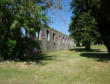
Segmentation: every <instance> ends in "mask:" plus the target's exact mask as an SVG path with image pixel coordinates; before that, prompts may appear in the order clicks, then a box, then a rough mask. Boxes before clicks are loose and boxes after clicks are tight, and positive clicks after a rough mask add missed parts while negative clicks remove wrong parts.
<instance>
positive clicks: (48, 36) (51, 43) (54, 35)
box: [37, 26, 76, 52]
mask: <svg viewBox="0 0 110 84" xmlns="http://www.w3.org/2000/svg"><path fill="white" fill-rule="evenodd" d="M37 38H38V39H39V41H40V46H41V50H42V52H49V51H57V50H65V49H68V48H73V47H75V46H76V44H75V43H74V40H73V39H71V38H69V37H68V36H67V35H65V34H62V33H60V32H58V31H56V30H55V29H52V28H49V27H44V26H43V28H42V29H41V30H40V32H39V33H38V35H37Z"/></svg>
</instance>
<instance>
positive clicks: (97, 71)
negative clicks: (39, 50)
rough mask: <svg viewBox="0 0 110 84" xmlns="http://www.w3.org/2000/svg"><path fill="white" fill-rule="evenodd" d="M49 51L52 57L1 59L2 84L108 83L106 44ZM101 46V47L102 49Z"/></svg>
mask: <svg viewBox="0 0 110 84" xmlns="http://www.w3.org/2000/svg"><path fill="white" fill-rule="evenodd" d="M92 48H93V49H95V50H93V51H89V52H88V51H85V50H84V49H83V48H78V49H77V48H76V49H71V50H64V51H57V52H49V53H46V54H47V55H46V56H51V57H52V59H50V60H42V62H41V63H36V62H13V61H11V62H8V61H5V62H1V63H0V84H109V83H110V59H109V57H108V55H107V52H106V48H105V46H92ZM99 49H101V51H102V52H101V51H99Z"/></svg>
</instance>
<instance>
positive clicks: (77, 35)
mask: <svg viewBox="0 0 110 84" xmlns="http://www.w3.org/2000/svg"><path fill="white" fill-rule="evenodd" d="M70 33H71V35H72V37H73V38H74V39H75V40H76V42H79V43H83V44H84V45H85V49H86V50H90V49H91V47H90V44H91V43H92V42H95V41H96V39H95V38H96V37H98V33H97V30H96V22H95V19H94V18H93V17H92V16H90V14H89V13H81V14H80V15H79V16H77V17H73V18H72V22H71V24H70Z"/></svg>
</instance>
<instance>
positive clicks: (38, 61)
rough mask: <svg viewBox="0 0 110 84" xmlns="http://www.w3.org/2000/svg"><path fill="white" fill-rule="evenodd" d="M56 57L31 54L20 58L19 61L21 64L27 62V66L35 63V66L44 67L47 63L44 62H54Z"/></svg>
mask: <svg viewBox="0 0 110 84" xmlns="http://www.w3.org/2000/svg"><path fill="white" fill-rule="evenodd" d="M55 57H56V56H50V55H48V54H43V53H40V54H33V55H31V56H26V57H23V58H20V60H19V61H21V62H27V64H31V63H32V62H35V63H36V64H42V65H45V64H47V62H44V61H49V60H55Z"/></svg>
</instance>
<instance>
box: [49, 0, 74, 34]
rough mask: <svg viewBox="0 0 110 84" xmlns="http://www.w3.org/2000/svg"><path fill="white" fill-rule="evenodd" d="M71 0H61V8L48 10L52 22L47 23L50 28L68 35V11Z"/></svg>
mask: <svg viewBox="0 0 110 84" xmlns="http://www.w3.org/2000/svg"><path fill="white" fill-rule="evenodd" d="M71 1H72V0H63V1H62V4H63V9H62V10H58V9H51V10H49V11H48V16H49V17H51V21H52V23H49V26H50V27H51V28H54V29H56V30H58V31H59V32H62V33H64V34H66V35H69V32H68V29H69V23H70V21H71V16H72V12H71V11H70V2H71Z"/></svg>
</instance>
